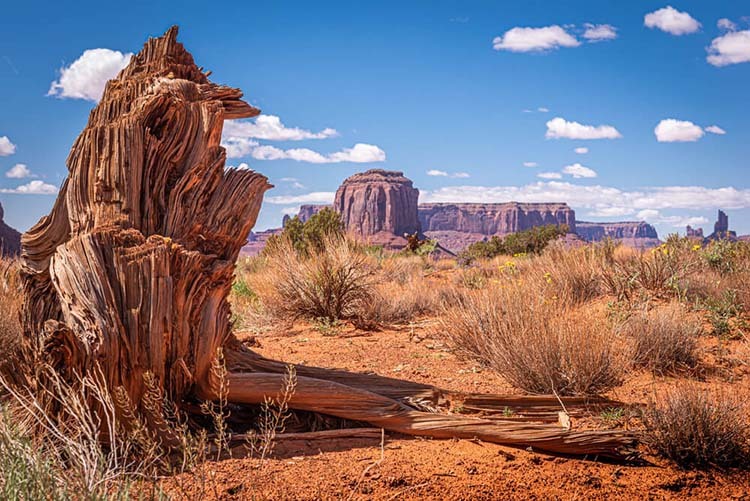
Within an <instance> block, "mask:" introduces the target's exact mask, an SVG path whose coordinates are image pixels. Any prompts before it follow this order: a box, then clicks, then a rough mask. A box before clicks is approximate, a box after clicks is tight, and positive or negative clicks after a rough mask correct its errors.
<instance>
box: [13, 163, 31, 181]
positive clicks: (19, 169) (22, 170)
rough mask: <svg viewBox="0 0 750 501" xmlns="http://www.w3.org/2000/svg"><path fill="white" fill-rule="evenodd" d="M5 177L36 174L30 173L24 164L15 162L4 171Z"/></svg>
mask: <svg viewBox="0 0 750 501" xmlns="http://www.w3.org/2000/svg"><path fill="white" fill-rule="evenodd" d="M5 177H9V178H11V179H24V178H27V177H36V176H35V175H34V174H32V172H31V171H30V170H29V168H28V167H27V166H26V164H16V165H14V166H13V167H11V168H10V169H8V171H7V172H6V173H5Z"/></svg>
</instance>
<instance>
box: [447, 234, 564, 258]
mask: <svg viewBox="0 0 750 501" xmlns="http://www.w3.org/2000/svg"><path fill="white" fill-rule="evenodd" d="M568 231H569V229H568V227H567V226H566V225H559V226H558V225H545V226H535V227H533V228H530V229H528V230H524V231H519V232H518V233H512V234H510V235H508V236H506V237H505V238H500V237H498V236H493V237H492V238H490V239H489V240H487V241H485V242H475V243H473V244H471V245H470V246H469V247H468V248H467V249H466V250H464V251H463V252H461V254H460V255H459V258H460V260H461V261H462V262H464V263H470V262H471V261H473V260H475V259H480V258H488V259H489V258H493V257H495V256H500V255H507V256H515V255H517V254H539V253H540V252H542V251H543V250H544V248H545V247H547V245H549V243H550V242H552V241H553V240H557V239H558V238H560V237H561V236H563V235H565V234H566V233H568Z"/></svg>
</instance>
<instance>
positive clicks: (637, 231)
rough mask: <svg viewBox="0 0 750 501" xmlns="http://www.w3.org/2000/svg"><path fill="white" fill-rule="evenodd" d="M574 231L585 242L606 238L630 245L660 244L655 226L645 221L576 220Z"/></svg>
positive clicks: (648, 245)
mask: <svg viewBox="0 0 750 501" xmlns="http://www.w3.org/2000/svg"><path fill="white" fill-rule="evenodd" d="M576 233H577V234H578V236H579V237H581V238H582V239H584V240H586V241H587V242H600V241H602V240H604V239H606V238H610V239H612V240H616V241H619V242H621V243H622V244H624V245H628V246H630V247H643V248H649V247H656V246H657V245H659V244H660V241H659V235H658V233H657V232H656V228H654V227H653V226H651V225H650V224H648V223H647V222H645V221H623V222H613V223H609V222H607V223H591V222H586V221H576Z"/></svg>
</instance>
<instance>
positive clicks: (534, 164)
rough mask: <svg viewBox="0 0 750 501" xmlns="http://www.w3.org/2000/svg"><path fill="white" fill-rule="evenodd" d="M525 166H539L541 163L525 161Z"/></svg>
mask: <svg viewBox="0 0 750 501" xmlns="http://www.w3.org/2000/svg"><path fill="white" fill-rule="evenodd" d="M523 166H524V167H539V164H538V163H536V162H524V163H523Z"/></svg>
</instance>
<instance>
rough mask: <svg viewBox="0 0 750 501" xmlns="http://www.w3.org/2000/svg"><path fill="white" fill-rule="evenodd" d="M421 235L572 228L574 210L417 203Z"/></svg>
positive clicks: (547, 206) (547, 205) (565, 207)
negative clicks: (446, 232)
mask: <svg viewBox="0 0 750 501" xmlns="http://www.w3.org/2000/svg"><path fill="white" fill-rule="evenodd" d="M419 221H420V223H421V225H422V230H423V231H424V232H444V231H451V232H461V233H468V234H475V235H485V236H491V235H501V236H502V235H507V234H509V233H515V232H518V231H523V230H528V229H529V228H533V227H534V226H544V225H548V224H555V225H563V224H564V225H567V226H568V227H569V228H570V231H571V232H575V229H576V216H575V211H573V209H571V208H570V207H568V205H567V204H564V203H518V202H508V203H496V204H461V203H459V204H445V203H443V204H420V205H419Z"/></svg>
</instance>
